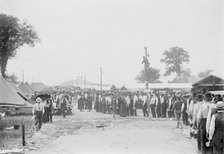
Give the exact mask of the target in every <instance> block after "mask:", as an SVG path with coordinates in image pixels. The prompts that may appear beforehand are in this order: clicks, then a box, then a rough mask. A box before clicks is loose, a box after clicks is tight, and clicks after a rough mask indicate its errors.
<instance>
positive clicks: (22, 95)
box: [8, 81, 29, 100]
mask: <svg viewBox="0 0 224 154" xmlns="http://www.w3.org/2000/svg"><path fill="white" fill-rule="evenodd" d="M8 82H9V84H10V85H11V86H12V87H13V88H14V89H15V90H16V91H17V93H18V94H19V95H20V96H21V97H23V98H24V99H25V100H29V98H27V97H26V95H25V94H24V93H23V92H22V90H20V89H19V88H18V87H17V86H16V84H15V83H14V82H13V81H8Z"/></svg>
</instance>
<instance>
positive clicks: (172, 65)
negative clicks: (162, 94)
mask: <svg viewBox="0 0 224 154" xmlns="http://www.w3.org/2000/svg"><path fill="white" fill-rule="evenodd" d="M163 56H164V57H163V58H162V59H161V60H160V61H161V62H163V63H165V64H166V72H165V74H164V75H165V76H168V75H170V74H171V73H177V75H178V76H179V75H181V71H182V65H183V63H187V62H189V55H188V52H187V51H185V50H184V49H183V48H180V47H172V48H170V49H169V50H165V51H164V53H163Z"/></svg>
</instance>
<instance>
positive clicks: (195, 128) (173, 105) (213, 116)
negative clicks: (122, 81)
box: [78, 91, 224, 154]
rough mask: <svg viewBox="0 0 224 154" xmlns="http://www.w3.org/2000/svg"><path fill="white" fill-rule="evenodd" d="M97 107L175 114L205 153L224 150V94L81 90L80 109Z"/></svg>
mask: <svg viewBox="0 0 224 154" xmlns="http://www.w3.org/2000/svg"><path fill="white" fill-rule="evenodd" d="M92 108H94V109H95V111H96V112H101V113H105V114H114V115H120V116H121V117H126V116H137V111H136V110H137V109H141V110H142V113H143V116H144V117H149V116H150V114H151V116H152V117H153V118H175V119H176V120H177V128H181V129H182V128H183V125H185V126H189V128H190V130H191V133H190V135H191V136H192V137H195V138H197V144H198V151H199V152H201V153H202V154H205V153H211V154H223V153H224V102H223V96H221V95H212V94H211V93H209V92H206V93H195V92H192V93H181V92H177V93H162V92H157V91H154V92H149V93H144V92H125V93H121V92H120V93H119V92H117V93H111V92H108V93H102V94H101V93H95V94H93V93H90V92H89V93H88V92H87V93H80V94H79V95H78V109H79V110H80V111H83V110H85V109H88V110H89V111H91V109H92Z"/></svg>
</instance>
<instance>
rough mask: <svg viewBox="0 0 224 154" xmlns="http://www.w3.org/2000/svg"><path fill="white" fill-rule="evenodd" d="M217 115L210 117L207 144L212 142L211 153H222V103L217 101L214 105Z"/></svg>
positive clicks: (223, 120) (223, 139)
mask: <svg viewBox="0 0 224 154" xmlns="http://www.w3.org/2000/svg"><path fill="white" fill-rule="evenodd" d="M216 108H217V113H216V114H214V115H213V116H212V120H211V125H210V129H209V143H211V142H212V146H213V153H214V154H223V153H224V102H223V101H219V102H217V105H216Z"/></svg>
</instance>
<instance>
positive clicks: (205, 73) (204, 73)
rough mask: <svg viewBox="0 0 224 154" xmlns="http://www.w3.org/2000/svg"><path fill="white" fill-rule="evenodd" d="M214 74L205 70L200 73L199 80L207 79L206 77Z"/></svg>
mask: <svg viewBox="0 0 224 154" xmlns="http://www.w3.org/2000/svg"><path fill="white" fill-rule="evenodd" d="M212 72H213V70H210V69H206V70H204V71H203V72H200V73H198V78H199V79H203V78H206V77H208V76H209V75H211V73H212Z"/></svg>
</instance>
